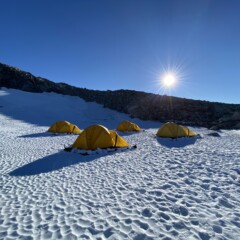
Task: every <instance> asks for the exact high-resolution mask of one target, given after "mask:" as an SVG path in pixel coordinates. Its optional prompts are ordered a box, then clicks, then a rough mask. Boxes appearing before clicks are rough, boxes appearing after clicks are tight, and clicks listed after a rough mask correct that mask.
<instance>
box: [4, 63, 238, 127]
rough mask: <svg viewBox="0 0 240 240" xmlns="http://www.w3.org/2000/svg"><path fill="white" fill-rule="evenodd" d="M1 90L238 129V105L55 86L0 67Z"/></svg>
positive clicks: (145, 116) (142, 116)
mask: <svg viewBox="0 0 240 240" xmlns="http://www.w3.org/2000/svg"><path fill="white" fill-rule="evenodd" d="M0 87H6V88H15V89H19V90H23V91H28V92H38V93H39V92H55V93H60V94H65V95H71V96H79V97H81V98H83V99H84V100H85V101H91V102H97V103H100V104H102V105H103V107H106V108H110V109H113V110H117V111H119V112H123V113H127V114H130V116H131V117H137V118H140V119H143V120H158V121H162V122H166V121H175V122H177V123H182V124H187V125H197V126H203V127H208V128H211V129H213V130H217V129H240V105H239V104H224V103H215V102H208V101H199V100H191V99H185V98H177V97H170V96H161V95H157V94H151V93H145V92H139V91H131V90H117V91H109V90H108V91H98V90H89V89H86V88H77V87H73V86H70V85H68V84H66V83H54V82H52V81H49V80H47V79H44V78H41V77H36V76H34V75H32V74H31V73H29V72H24V71H21V70H20V69H18V68H15V67H11V66H8V65H5V64H0Z"/></svg>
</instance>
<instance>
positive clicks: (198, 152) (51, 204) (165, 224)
mask: <svg viewBox="0 0 240 240" xmlns="http://www.w3.org/2000/svg"><path fill="white" fill-rule="evenodd" d="M124 119H129V120H131V121H134V122H136V123H137V124H139V125H140V127H142V128H144V129H145V131H142V132H140V133H127V134H121V133H120V135H121V136H123V137H124V138H125V139H126V140H127V141H128V142H129V143H130V145H135V144H136V145H137V148H136V149H130V150H126V151H121V150H117V151H114V152H108V151H106V150H97V151H95V152H91V154H90V155H88V156H83V155H81V154H79V153H78V152H77V151H76V152H65V151H63V149H64V146H69V145H71V144H72V143H73V142H74V141H75V139H76V138H77V135H64V134H63V135H54V134H50V133H47V132H46V131H47V129H48V127H49V126H50V125H51V124H52V123H54V122H55V121H58V120H67V121H69V122H72V123H74V124H77V125H78V126H79V128H80V129H84V128H85V127H87V126H89V125H92V124H95V123H100V124H103V125H105V126H106V127H108V128H110V129H115V128H116V127H117V125H118V123H119V122H120V121H122V120H124ZM160 125H161V123H159V122H150V121H141V120H138V119H130V118H129V117H128V116H127V115H125V114H121V113H118V112H115V111H112V110H109V109H107V108H103V107H102V106H101V105H99V104H96V103H87V102H85V101H83V100H82V99H80V98H78V97H71V96H64V95H60V94H55V93H41V94H40V93H28V92H23V91H19V90H13V89H5V88H2V89H1V90H0V139H1V141H0V166H1V167H0V193H1V194H0V239H9V240H10V239H68V240H69V239H99V240H100V239H135V240H142V239H143V240H144V239H164V240H170V239H182V240H185V239H200V240H207V239H218V240H224V239H240V181H239V177H240V131H219V134H220V136H221V137H213V136H208V135H207V134H208V133H209V132H210V131H209V130H207V129H205V128H191V129H193V130H194V131H196V132H197V133H199V134H200V137H196V138H189V139H187V138H182V139H178V140H171V139H161V138H157V137H156V135H155V134H156V132H157V129H158V127H159V126H160Z"/></svg>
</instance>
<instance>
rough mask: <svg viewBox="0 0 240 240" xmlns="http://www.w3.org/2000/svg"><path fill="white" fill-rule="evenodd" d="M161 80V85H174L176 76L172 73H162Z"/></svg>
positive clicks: (169, 86) (166, 86) (167, 86)
mask: <svg viewBox="0 0 240 240" xmlns="http://www.w3.org/2000/svg"><path fill="white" fill-rule="evenodd" d="M161 82H162V85H163V87H165V88H171V87H174V86H175V85H176V82H177V77H176V75H175V74H174V73H172V72H167V73H165V74H164V75H163V77H162V79H161Z"/></svg>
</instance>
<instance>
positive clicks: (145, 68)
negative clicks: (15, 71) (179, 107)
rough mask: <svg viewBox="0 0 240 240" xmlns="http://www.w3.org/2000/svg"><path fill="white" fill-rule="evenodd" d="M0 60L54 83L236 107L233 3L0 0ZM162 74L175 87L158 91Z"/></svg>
mask: <svg viewBox="0 0 240 240" xmlns="http://www.w3.org/2000/svg"><path fill="white" fill-rule="evenodd" d="M0 3H1V14H0V29H1V38H0V62H2V63H6V64H9V65H12V66H16V67H18V68H20V69H22V70H26V71H28V72H31V73H32V74H34V75H37V76H41V77H45V78H47V79H49V80H52V81H55V82H66V83H69V84H71V85H74V86H78V87H86V88H89V89H98V90H107V89H108V90H116V89H133V90H139V91H146V92H153V93H159V94H170V95H174V96H178V97H184V98H192V99H201V100H209V101H219V102H228V103H240V94H239V92H240V25H239V24H240V14H239V13H240V1H239V0H69V1H67V0H51V1H47V0H21V1H19V0H0ZM164 69H170V70H171V71H173V72H177V76H178V79H179V81H178V84H177V85H176V86H175V87H173V88H172V89H171V91H167V92H166V91H165V90H164V89H162V88H161V87H160V84H159V81H160V78H161V76H162V74H163V72H164Z"/></svg>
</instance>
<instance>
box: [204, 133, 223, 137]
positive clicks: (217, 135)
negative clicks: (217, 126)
mask: <svg viewBox="0 0 240 240" xmlns="http://www.w3.org/2000/svg"><path fill="white" fill-rule="evenodd" d="M207 135H208V136H212V137H221V135H220V134H219V133H218V132H210V133H208V134H207Z"/></svg>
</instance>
